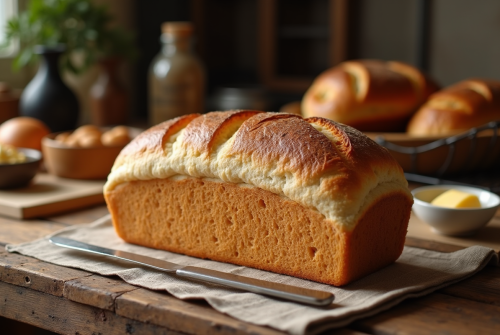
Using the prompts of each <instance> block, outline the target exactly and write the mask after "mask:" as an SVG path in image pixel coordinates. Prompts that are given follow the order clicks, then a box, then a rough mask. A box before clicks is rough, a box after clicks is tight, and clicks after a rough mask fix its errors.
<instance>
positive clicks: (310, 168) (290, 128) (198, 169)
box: [105, 111, 410, 230]
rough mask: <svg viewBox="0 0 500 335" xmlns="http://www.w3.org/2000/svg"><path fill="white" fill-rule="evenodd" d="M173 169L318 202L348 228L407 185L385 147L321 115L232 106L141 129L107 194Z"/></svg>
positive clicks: (313, 204)
mask: <svg viewBox="0 0 500 335" xmlns="http://www.w3.org/2000/svg"><path fill="white" fill-rule="evenodd" d="M160 143H161V145H160ZM175 175H183V176H191V177H201V178H203V177H204V178H216V179H219V180H221V181H228V182H233V183H247V184H250V185H253V186H257V187H259V188H262V189H264V190H267V191H270V192H273V193H276V194H279V195H284V196H286V197H288V198H290V199H292V200H294V201H297V202H299V203H301V204H302V205H304V206H306V207H312V208H315V209H316V210H318V211H319V212H320V213H322V214H323V215H325V217H326V218H328V219H330V220H335V221H336V222H338V223H339V224H341V225H343V229H347V230H350V229H352V228H353V227H354V226H355V224H356V220H357V219H356V218H357V216H358V215H360V212H361V211H362V210H363V206H366V204H367V203H369V201H370V199H371V198H372V197H376V196H377V195H378V194H381V193H384V192H390V191H391V190H395V189H401V188H403V189H406V185H407V184H406V180H405V178H404V175H403V172H402V169H401V167H400V166H399V165H398V164H397V162H396V161H395V160H394V159H393V158H392V156H391V155H390V154H389V153H388V151H387V150H386V149H384V148H382V147H381V146H379V145H377V144H376V143H375V142H374V141H372V140H371V139H369V138H368V137H366V136H365V135H363V134H362V133H361V132H359V131H357V130H355V129H353V128H350V127H348V126H345V125H342V124H339V123H336V122H334V121H331V120H326V119H322V118H311V119H306V120H304V119H302V118H301V117H300V116H297V115H291V114H276V113H258V112H255V111H230V112H212V113H208V114H205V115H203V116H186V117H184V118H178V119H175V120H173V121H169V122H166V123H164V124H161V125H158V126H156V127H153V128H152V129H150V130H147V131H145V132H144V133H143V134H142V135H141V136H140V137H138V138H137V139H136V140H134V141H133V142H132V143H131V144H130V145H129V146H128V147H127V148H126V149H125V150H124V151H123V152H122V153H121V154H120V156H119V158H118V159H117V161H116V163H115V165H114V167H113V171H112V173H111V174H110V176H109V178H108V182H107V183H106V186H105V192H108V191H111V190H113V189H114V188H115V187H117V186H118V185H120V184H122V183H124V182H128V181H134V180H148V179H156V178H169V177H172V176H175ZM406 192H407V193H408V197H410V195H409V192H408V190H407V189H406ZM340 204H341V205H340Z"/></svg>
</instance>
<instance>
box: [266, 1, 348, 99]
mask: <svg viewBox="0 0 500 335" xmlns="http://www.w3.org/2000/svg"><path fill="white" fill-rule="evenodd" d="M258 6H259V7H258V15H259V21H260V22H259V38H258V41H259V74H260V79H261V81H262V83H263V84H264V85H265V87H266V88H269V89H272V90H277V91H289V92H304V91H305V90H306V89H307V88H308V87H309V86H310V85H311V83H312V80H313V79H314V78H315V77H316V76H317V75H318V74H319V73H321V72H322V71H324V70H325V69H327V68H329V67H332V66H334V65H336V64H338V63H339V62H341V61H343V60H344V59H345V57H346V30H347V1H346V0H311V1H307V2H305V1H300V0H259V4H258Z"/></svg>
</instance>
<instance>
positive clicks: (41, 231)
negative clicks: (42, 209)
mask: <svg viewBox="0 0 500 335" xmlns="http://www.w3.org/2000/svg"><path fill="white" fill-rule="evenodd" d="M64 227H66V225H64V224H60V223H54V222H50V221H42V220H24V221H21V220H16V219H9V218H5V217H0V245H2V246H5V245H7V244H17V243H24V242H29V241H33V240H36V239H38V238H41V237H43V236H45V235H48V234H50V233H53V232H56V231H58V230H60V229H63V228H64Z"/></svg>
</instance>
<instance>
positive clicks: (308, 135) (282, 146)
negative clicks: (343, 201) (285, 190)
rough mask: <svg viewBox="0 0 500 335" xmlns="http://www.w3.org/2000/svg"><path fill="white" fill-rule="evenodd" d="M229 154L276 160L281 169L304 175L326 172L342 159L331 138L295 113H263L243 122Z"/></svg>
mask: <svg viewBox="0 0 500 335" xmlns="http://www.w3.org/2000/svg"><path fill="white" fill-rule="evenodd" d="M229 154H230V155H242V156H246V157H251V158H252V160H254V161H255V163H257V164H261V165H270V164H276V165H277V167H278V169H279V170H280V171H283V172H291V173H298V174H299V175H300V176H301V178H304V179H307V178H311V177H317V176H318V175H321V174H324V173H327V172H329V171H330V170H331V169H333V168H335V167H338V163H339V162H341V161H342V160H341V159H340V157H339V156H338V154H337V151H336V149H335V147H334V146H333V144H332V143H331V142H330V140H329V139H328V138H327V137H326V136H325V135H323V134H322V133H320V132H318V131H317V130H316V129H314V128H313V127H312V126H311V125H309V123H308V122H306V121H305V120H304V119H302V118H301V117H300V116H298V115H293V114H273V113H263V114H259V115H256V116H255V117H253V118H251V119H249V120H248V121H247V122H245V123H244V124H243V125H242V126H241V128H240V129H239V131H238V133H237V134H236V136H235V139H234V143H233V146H232V148H231V150H230V151H229Z"/></svg>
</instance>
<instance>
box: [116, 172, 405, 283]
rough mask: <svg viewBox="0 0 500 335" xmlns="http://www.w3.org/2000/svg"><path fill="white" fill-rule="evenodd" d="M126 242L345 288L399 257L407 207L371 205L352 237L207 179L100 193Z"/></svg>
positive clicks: (306, 212) (400, 202)
mask: <svg viewBox="0 0 500 335" xmlns="http://www.w3.org/2000/svg"><path fill="white" fill-rule="evenodd" d="M106 201H107V203H108V206H109V209H110V212H111V215H112V217H113V223H114V225H115V227H116V230H117V232H118V234H119V236H120V237H122V238H123V239H124V240H125V241H127V242H130V243H135V244H140V245H144V246H147V247H152V248H158V249H164V250H169V251H173V252H178V253H183V254H188V255H191V256H195V257H201V258H210V259H213V260H217V261H222V262H229V263H234V264H239V265H244V266H250V267H255V268H259V269H263V270H268V271H274V272H278V273H283V274H288V275H292V276H297V277H301V278H305V279H310V280H315V281H319V282H324V283H327V284H332V285H345V284H347V283H348V282H350V281H352V280H355V279H357V278H360V277H361V276H364V275H366V274H368V273H370V272H373V271H375V270H377V269H379V268H381V267H383V266H386V265H388V264H390V263H392V262H394V261H395V260H396V259H397V258H398V257H399V255H400V254H401V252H402V247H403V243H404V237H405V235H406V229H407V224H408V220H409V213H410V209H411V201H410V199H408V197H407V195H406V194H405V193H404V192H403V193H401V192H393V193H390V194H386V195H384V196H381V197H380V198H378V199H376V200H375V201H374V202H373V203H372V205H371V206H369V207H368V208H367V209H366V211H365V212H364V214H363V215H362V217H361V218H360V222H359V224H358V225H357V226H356V228H355V229H354V230H353V231H352V232H345V231H343V230H342V229H340V228H339V226H338V225H336V224H335V223H334V222H331V221H330V220H327V219H325V218H324V216H323V215H321V214H319V213H318V212H317V211H315V210H312V209H310V208H307V207H304V206H302V205H300V204H298V203H297V202H295V201H291V200H289V199H286V198H283V197H280V196H278V195H276V194H273V193H271V192H268V191H264V190H262V189H259V188H256V187H247V186H242V185H237V184H233V183H222V182H216V181H212V180H207V179H198V178H184V179H175V178H174V179H153V180H147V181H133V182H130V183H126V184H123V185H121V186H120V187H118V188H116V189H115V190H113V191H111V192H108V193H106Z"/></svg>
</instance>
